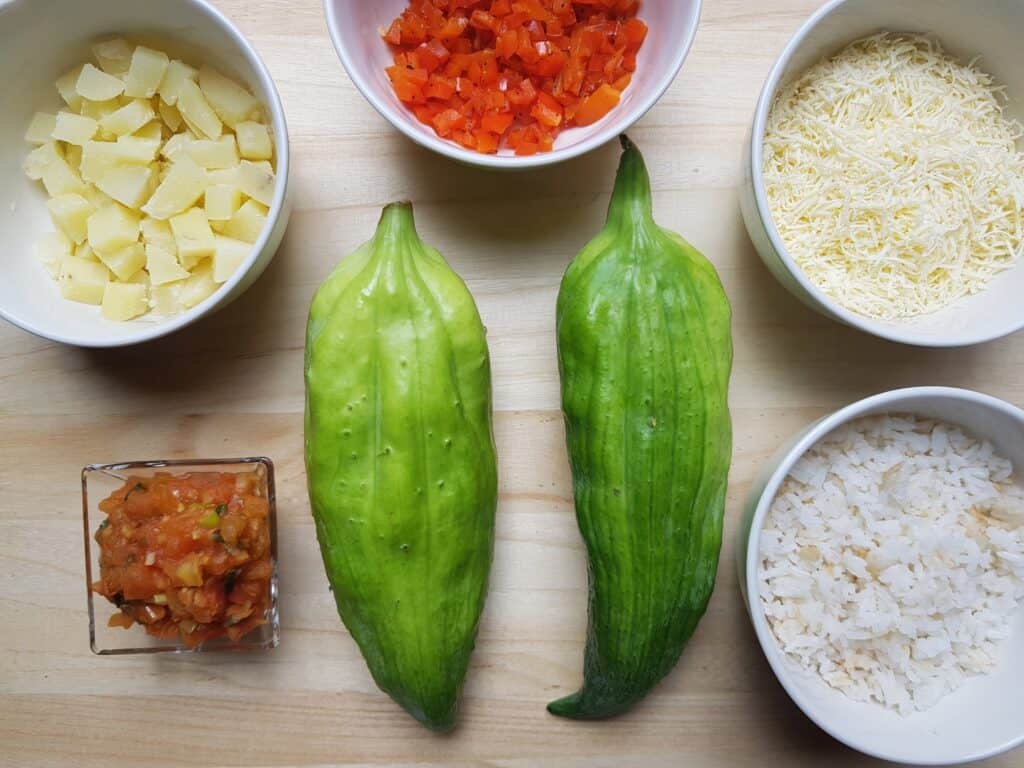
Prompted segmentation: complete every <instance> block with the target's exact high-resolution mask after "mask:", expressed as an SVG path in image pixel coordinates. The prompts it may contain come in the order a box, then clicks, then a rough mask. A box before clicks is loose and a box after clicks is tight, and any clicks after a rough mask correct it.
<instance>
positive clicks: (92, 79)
mask: <svg viewBox="0 0 1024 768" xmlns="http://www.w3.org/2000/svg"><path fill="white" fill-rule="evenodd" d="M75 91H76V92H77V93H78V95H79V96H81V97H82V98H83V99H89V101H107V100H108V99H113V98H115V97H117V96H120V95H121V94H122V93H123V92H124V82H123V81H122V80H121V78H119V77H114V76H113V75H108V74H107V73H106V72H104V71H103V70H101V69H96V67H94V66H93V65H92V64H86V65H85V66H84V67H82V73H81V74H80V75H79V76H78V82H76V83H75Z"/></svg>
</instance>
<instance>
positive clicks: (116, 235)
mask: <svg viewBox="0 0 1024 768" xmlns="http://www.w3.org/2000/svg"><path fill="white" fill-rule="evenodd" d="M87 229H88V232H89V245H91V246H92V249H93V250H94V251H96V253H97V254H99V255H100V256H103V255H104V254H114V253H117V251H119V250H121V249H122V248H127V247H128V246H129V245H131V244H132V243H136V242H138V239H139V216H138V214H137V213H135V212H134V211H130V210H128V209H127V208H125V207H124V206H122V205H118V204H117V203H111V204H110V205H108V206H106V207H105V208H100V209H99V210H98V211H96V212H95V213H94V214H93V215H92V216H90V217H89V221H88V223H87Z"/></svg>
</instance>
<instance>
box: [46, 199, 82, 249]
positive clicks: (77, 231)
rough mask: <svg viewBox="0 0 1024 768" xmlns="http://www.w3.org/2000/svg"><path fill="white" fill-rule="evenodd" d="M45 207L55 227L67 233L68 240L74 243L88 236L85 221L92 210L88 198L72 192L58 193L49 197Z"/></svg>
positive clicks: (80, 241)
mask: <svg viewBox="0 0 1024 768" xmlns="http://www.w3.org/2000/svg"><path fill="white" fill-rule="evenodd" d="M46 207H47V208H48V209H49V211H50V218H52V219H53V223H54V224H56V225H57V229H59V230H60V231H61V232H63V233H64V234H65V235H67V237H68V239H69V240H71V241H72V242H74V243H84V242H85V240H86V238H87V237H88V229H87V228H86V222H87V221H88V220H89V217H90V216H92V214H93V212H94V209H93V207H92V205H91V204H90V203H89V201H88V200H86V199H85V198H84V197H82V196H81V195H77V194H74V193H71V194H67V195H58V196H57V197H52V198H50V200H49V202H47V204H46Z"/></svg>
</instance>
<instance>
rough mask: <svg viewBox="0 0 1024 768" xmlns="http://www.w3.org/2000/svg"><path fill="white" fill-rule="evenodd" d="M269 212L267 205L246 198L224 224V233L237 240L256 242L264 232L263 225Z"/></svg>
mask: <svg viewBox="0 0 1024 768" xmlns="http://www.w3.org/2000/svg"><path fill="white" fill-rule="evenodd" d="M267 213H268V209H267V207H266V206H265V205H263V204H261V203H258V202H256V201H255V200H246V201H245V203H244V204H243V205H242V207H241V208H239V209H238V210H237V211H235V215H234V216H232V217H231V219H230V220H229V221H228V222H227V224H225V225H224V227H223V232H222V234H224V235H226V236H227V237H232V238H234V239H235V240H241V241H243V242H246V243H255V242H256V241H257V240H258V239H259V237H260V233H262V232H263V225H264V224H266V223H267Z"/></svg>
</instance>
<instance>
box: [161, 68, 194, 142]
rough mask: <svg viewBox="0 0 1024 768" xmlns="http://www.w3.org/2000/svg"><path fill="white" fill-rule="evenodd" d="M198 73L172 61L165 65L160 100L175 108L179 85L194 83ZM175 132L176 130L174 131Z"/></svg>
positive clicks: (179, 89)
mask: <svg viewBox="0 0 1024 768" xmlns="http://www.w3.org/2000/svg"><path fill="white" fill-rule="evenodd" d="M198 74H199V73H198V72H197V71H196V70H195V69H193V68H192V67H190V66H189V65H188V64H186V63H184V62H182V61H178V60H177V59H174V60H173V61H171V63H169V64H168V65H167V71H166V72H164V79H163V80H162V81H161V83H160V100H161V101H162V102H163V103H164V104H167V105H168V106H171V107H173V106H175V105H176V104H177V103H178V94H179V93H180V92H181V84H182V83H184V82H185V81H186V80H191V81H193V82H195V79H196V77H197V76H198ZM175 130H177V129H175Z"/></svg>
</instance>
